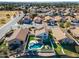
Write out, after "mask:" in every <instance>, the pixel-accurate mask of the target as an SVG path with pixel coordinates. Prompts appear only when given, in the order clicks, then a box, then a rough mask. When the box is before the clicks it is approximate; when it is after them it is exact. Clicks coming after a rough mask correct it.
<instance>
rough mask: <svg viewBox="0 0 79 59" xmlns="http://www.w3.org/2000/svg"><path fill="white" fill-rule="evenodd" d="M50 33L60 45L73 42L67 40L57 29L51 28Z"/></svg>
mask: <svg viewBox="0 0 79 59" xmlns="http://www.w3.org/2000/svg"><path fill="white" fill-rule="evenodd" d="M52 33H53V37H54V38H55V39H56V40H58V41H59V42H61V43H62V42H64V43H73V40H72V39H69V38H68V37H67V36H66V35H65V33H64V32H63V31H62V30H61V29H60V28H59V27H56V28H53V29H52Z"/></svg>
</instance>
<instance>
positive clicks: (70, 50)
mask: <svg viewBox="0 0 79 59" xmlns="http://www.w3.org/2000/svg"><path fill="white" fill-rule="evenodd" d="M62 46H63V49H64V52H65V54H66V55H67V56H70V57H79V54H78V53H76V51H75V47H74V46H73V45H62Z"/></svg>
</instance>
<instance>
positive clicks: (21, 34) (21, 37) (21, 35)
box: [8, 28, 29, 50]
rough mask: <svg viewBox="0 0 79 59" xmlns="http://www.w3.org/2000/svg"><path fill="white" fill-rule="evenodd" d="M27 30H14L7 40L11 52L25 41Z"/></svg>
mask: <svg viewBox="0 0 79 59" xmlns="http://www.w3.org/2000/svg"><path fill="white" fill-rule="evenodd" d="M28 33H29V30H28V29H27V28H25V29H21V28H20V29H16V30H15V31H14V33H13V34H12V35H11V36H10V38H9V39H8V45H9V48H10V49H11V50H15V49H16V48H19V47H20V46H21V45H23V44H24V42H25V41H26V40H27V36H28Z"/></svg>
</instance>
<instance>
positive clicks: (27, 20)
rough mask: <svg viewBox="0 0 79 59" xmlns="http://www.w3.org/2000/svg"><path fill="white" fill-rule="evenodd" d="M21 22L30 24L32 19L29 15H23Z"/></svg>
mask: <svg viewBox="0 0 79 59" xmlns="http://www.w3.org/2000/svg"><path fill="white" fill-rule="evenodd" d="M23 24H32V19H31V18H30V17H29V16H25V17H24V20H23Z"/></svg>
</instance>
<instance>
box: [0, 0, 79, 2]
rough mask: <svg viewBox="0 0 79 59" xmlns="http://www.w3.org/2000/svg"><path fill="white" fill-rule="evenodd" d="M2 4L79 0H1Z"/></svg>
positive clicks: (75, 0) (78, 0) (73, 0)
mask: <svg viewBox="0 0 79 59" xmlns="http://www.w3.org/2000/svg"><path fill="white" fill-rule="evenodd" d="M0 2H79V0H72V1H71V0H0Z"/></svg>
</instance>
